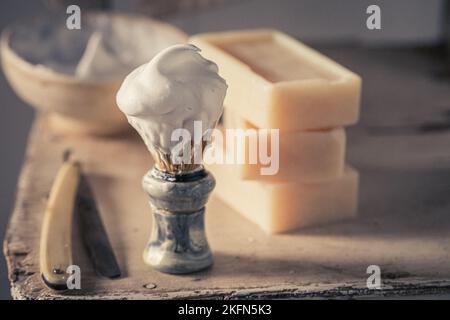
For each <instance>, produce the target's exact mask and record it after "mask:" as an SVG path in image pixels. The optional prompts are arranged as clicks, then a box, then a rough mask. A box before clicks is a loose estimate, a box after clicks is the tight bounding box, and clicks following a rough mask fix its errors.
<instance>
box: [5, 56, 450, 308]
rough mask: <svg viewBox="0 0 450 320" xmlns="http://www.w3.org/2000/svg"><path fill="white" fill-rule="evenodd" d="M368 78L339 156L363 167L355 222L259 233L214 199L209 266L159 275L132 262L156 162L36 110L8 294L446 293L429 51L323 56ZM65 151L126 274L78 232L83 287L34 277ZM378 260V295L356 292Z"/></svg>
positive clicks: (9, 252) (440, 138)
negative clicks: (99, 258) (86, 245)
mask: <svg viewBox="0 0 450 320" xmlns="http://www.w3.org/2000/svg"><path fill="white" fill-rule="evenodd" d="M323 51H324V52H325V53H326V54H328V55H330V56H331V57H332V58H335V59H337V60H338V61H339V62H341V63H343V64H344V65H346V66H348V67H349V68H350V69H352V70H355V71H356V72H357V73H360V74H361V75H362V77H363V79H364V97H363V106H362V118H361V122H360V124H359V125H358V126H355V127H353V128H351V129H350V130H349V131H348V132H349V136H348V159H349V161H350V162H351V163H352V164H353V165H354V166H355V167H356V168H358V169H359V170H360V174H361V189H360V206H359V215H358V218H357V219H355V220H352V221H345V222H340V223H334V224H332V225H326V226H321V227H315V228H309V229H304V230H300V231H297V232H294V233H290V234H284V235H277V236H268V235H266V234H264V233H263V232H262V231H261V230H259V229H258V228H257V227H256V226H254V225H253V224H251V223H250V222H248V221H247V220H245V219H244V218H242V217H241V216H240V215H239V214H238V213H236V212H235V211H233V210H232V209H230V208H229V207H228V206H226V205H225V204H224V203H222V202H221V201H220V200H219V199H218V198H217V197H215V196H214V195H213V196H212V198H211V200H210V201H209V203H208V207H207V221H206V222H207V223H206V225H207V233H208V237H209V240H210V244H211V247H212V249H213V252H214V255H215V264H214V266H213V268H211V269H210V270H207V271H204V272H201V273H197V274H193V275H186V276H174V275H166V274H162V273H159V272H157V271H155V270H152V269H151V268H149V267H148V266H146V265H145V264H144V263H143V261H142V251H143V249H144V246H145V244H146V241H147V237H148V235H149V231H150V224H151V219H150V217H151V216H150V209H149V206H148V203H147V199H146V196H145V194H144V192H143V191H142V189H141V177H142V176H143V175H144V173H145V172H146V171H147V170H148V169H149V168H150V167H151V166H152V160H151V158H150V156H149V155H148V154H147V152H146V150H145V147H144V145H143V144H142V143H141V142H140V140H139V139H138V138H137V136H136V135H134V134H132V133H130V135H129V136H127V137H117V138H115V139H111V138H110V139H107V138H90V137H64V136H59V135H55V134H53V133H52V132H51V130H50V129H49V127H48V124H47V122H46V118H45V117H44V116H39V117H37V119H36V121H35V124H34V126H33V129H32V132H31V134H30V139H29V145H28V149H27V153H26V158H25V163H24V166H23V170H22V174H21V176H20V180H19V185H18V194H17V202H16V207H15V210H14V212H13V214H12V217H11V221H10V225H9V228H8V231H7V236H6V239H5V242H4V252H5V256H6V260H7V264H8V268H9V280H10V282H11V290H12V295H13V297H14V298H16V299H69V298H70V299H72V298H104V299H110V298H117V299H118V298H120V299H122V298H127V299H140V298H146V299H147V298H148V299H166V298H167V299H171V298H225V299H232V298H260V297H268V298H302V297H317V296H322V297H367V296H369V297H371V296H379V295H414V294H438V293H449V292H450V267H449V266H450V214H449V212H450V196H449V195H450V104H449V101H450V90H448V84H449V83H448V81H447V80H446V79H442V78H440V79H438V78H435V77H434V75H435V72H438V71H439V70H440V69H439V68H441V67H442V66H441V65H440V60H439V58H438V57H436V56H435V54H434V53H433V52H431V53H430V52H422V51H406V50H396V51H382V50H367V49H357V48H349V49H342V48H338V49H328V50H323ZM67 148H70V149H72V151H73V153H74V156H75V157H77V158H78V159H80V160H81V162H82V165H83V169H84V171H85V172H86V174H87V175H88V179H89V181H90V182H91V184H92V186H93V191H94V194H95V195H96V197H97V201H98V204H99V207H100V211H101V215H102V218H103V220H104V223H105V225H106V229H107V231H108V233H109V235H110V239H111V243H112V246H113V248H114V250H115V253H116V255H117V258H118V262H119V264H120V267H121V269H122V271H123V276H122V277H121V278H119V279H116V280H109V279H102V278H99V277H97V276H96V275H95V274H94V272H93V269H92V266H91V264H90V262H89V260H88V259H87V257H86V253H85V251H84V249H83V248H82V247H81V241H80V237H79V234H77V232H78V230H77V228H76V227H75V228H74V244H75V254H74V260H75V263H77V264H79V265H80V267H81V269H82V289H81V290H79V291H78V290H72V291H67V292H55V291H51V290H49V289H47V288H46V287H45V286H44V285H43V283H42V282H41V279H40V276H39V263H38V259H39V256H38V252H39V251H38V246H39V235H40V225H41V220H42V216H43V210H44V206H45V201H46V197H47V195H48V192H49V190H50V186H51V184H52V180H53V178H54V177H55V175H56V172H57V170H58V168H59V166H60V164H61V158H62V154H63V151H64V150H65V149H67ZM373 264H375V265H379V266H380V267H381V272H382V281H383V289H382V290H368V289H367V288H366V279H367V276H368V275H367V274H366V268H367V267H368V266H369V265H373Z"/></svg>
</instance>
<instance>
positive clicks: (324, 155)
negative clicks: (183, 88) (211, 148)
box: [223, 107, 346, 182]
mask: <svg viewBox="0 0 450 320" xmlns="http://www.w3.org/2000/svg"><path fill="white" fill-rule="evenodd" d="M223 127H224V129H236V128H238V129H243V130H245V131H244V132H245V133H246V134H245V136H240V137H236V138H234V148H233V149H234V151H235V154H237V152H242V153H243V154H244V156H245V158H246V159H245V160H246V161H245V164H240V165H237V166H238V167H239V171H240V175H241V178H242V179H244V180H262V181H271V182H283V181H301V182H320V181H326V180H331V179H335V178H337V177H339V176H341V175H342V173H343V171H344V165H345V142H346V136H345V131H344V129H343V128H336V129H330V130H317V131H295V132H292V131H288V132H286V131H285V130H283V129H280V130H279V139H278V141H279V143H278V155H279V157H278V166H277V168H278V172H277V173H276V174H271V175H263V174H262V172H263V171H262V168H264V167H265V168H268V167H269V166H270V167H272V168H275V165H274V164H273V163H272V162H274V161H275V160H274V159H275V154H274V153H275V152H274V151H276V150H272V149H271V145H272V142H273V143H276V141H272V139H271V135H270V133H269V132H268V131H263V132H264V138H263V140H264V141H268V143H267V146H268V148H267V150H268V152H267V154H268V155H270V156H269V157H268V158H270V159H271V162H270V163H269V164H263V163H261V159H260V158H259V156H258V152H259V151H260V150H259V142H260V140H259V138H258V135H256V134H254V133H255V132H261V131H258V128H256V127H254V126H253V125H252V124H250V123H249V122H248V121H246V120H243V119H242V118H241V117H239V116H237V115H236V113H235V112H233V110H232V109H231V108H228V107H225V110H224V116H223ZM248 129H250V130H251V131H248ZM238 138H239V139H242V140H244V141H243V142H241V143H240V144H239V143H237V139H238ZM252 139H253V143H254V141H257V143H256V144H255V143H254V144H253V145H252V144H251V140H252ZM225 143H226V145H227V146H229V145H228V142H227V141H225ZM230 149H231V148H230ZM238 149H239V150H238ZM263 150H265V149H263ZM251 151H252V152H253V154H255V153H256V157H258V158H257V163H256V164H255V163H253V164H251V163H249V159H250V155H249V153H250V152H251ZM267 171H270V170H267ZM271 171H274V170H271Z"/></svg>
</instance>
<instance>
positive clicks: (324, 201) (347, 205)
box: [207, 164, 359, 234]
mask: <svg viewBox="0 0 450 320" xmlns="http://www.w3.org/2000/svg"><path fill="white" fill-rule="evenodd" d="M207 169H208V170H209V171H210V172H211V173H212V174H213V175H214V177H215V178H216V183H217V185H216V189H215V190H214V191H213V194H214V195H216V196H218V197H219V198H220V199H221V200H223V201H224V202H225V203H226V204H228V205H229V206H230V207H231V208H232V209H234V210H236V211H237V212H239V213H240V214H242V215H243V216H244V217H246V218H247V219H248V220H250V221H252V222H253V223H255V224H257V225H258V226H259V227H260V228H261V229H263V230H264V231H265V232H267V233H269V234H274V233H282V232H286V231H290V230H295V229H298V228H302V227H309V226H315V225H321V224H326V223H330V222H333V221H337V220H342V219H348V218H353V217H355V216H356V212H357V199H358V180H359V176H358V173H357V171H356V170H355V169H352V168H350V167H346V168H345V171H344V174H343V175H342V176H341V177H339V178H337V179H334V180H330V181H327V182H321V183H310V184H304V183H299V182H290V183H267V182H262V181H244V180H242V179H240V177H239V172H237V170H236V167H234V166H231V165H224V164H222V165H220V164H214V165H208V166H207Z"/></svg>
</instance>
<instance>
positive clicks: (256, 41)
mask: <svg viewBox="0 0 450 320" xmlns="http://www.w3.org/2000/svg"><path fill="white" fill-rule="evenodd" d="M189 42H190V43H192V44H194V45H196V46H197V47H199V48H200V49H201V50H202V55H204V56H205V57H206V58H207V59H210V60H212V61H214V62H216V63H217V65H218V66H219V73H220V75H221V76H222V77H223V78H224V79H225V80H226V81H227V83H228V85H229V88H228V92H227V96H226V98H225V105H226V106H230V107H232V108H233V109H234V110H235V111H236V112H237V113H238V114H239V115H240V116H241V117H243V118H244V119H246V120H248V121H250V122H251V123H253V124H254V125H255V126H257V127H259V128H283V129H284V130H309V129H323V128H333V127H340V126H345V125H350V124H354V123H355V122H357V120H358V116H359V103H360V91H361V79H360V77H359V76H358V75H356V74H355V73H353V72H351V71H349V70H347V69H346V68H344V67H342V66H341V65H339V64H337V63H336V62H334V61H332V60H331V59H329V58H327V57H325V56H323V55H322V54H320V53H318V52H317V51H315V50H313V49H311V48H309V47H307V46H305V45H303V44H302V43H300V42H298V41H297V40H295V39H293V38H291V37H289V36H287V35H285V34H283V33H281V32H278V31H275V30H251V31H235V32H223V33H206V34H200V35H196V36H193V37H192V38H191V39H190V40H189Z"/></svg>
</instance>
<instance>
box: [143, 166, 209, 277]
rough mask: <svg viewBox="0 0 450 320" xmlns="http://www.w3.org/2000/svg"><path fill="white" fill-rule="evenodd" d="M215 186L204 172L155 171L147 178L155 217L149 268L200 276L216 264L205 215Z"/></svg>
mask: <svg viewBox="0 0 450 320" xmlns="http://www.w3.org/2000/svg"><path fill="white" fill-rule="evenodd" d="M214 186H215V180H214V178H213V176H212V175H211V174H210V173H209V172H207V171H205V170H204V169H202V170H199V171H196V172H192V173H187V174H181V175H172V174H166V173H163V172H161V171H159V170H158V169H156V168H153V169H152V170H150V171H149V172H148V173H147V174H146V175H145V176H144V179H143V187H144V190H145V191H146V192H147V194H148V195H149V198H150V204H151V207H152V213H153V225H152V232H151V236H150V241H149V243H148V245H147V247H146V249H145V251H144V261H145V262H146V263H147V264H149V265H151V266H153V267H154V268H156V269H158V270H160V271H162V272H167V273H174V274H182V273H191V272H196V271H199V270H202V269H205V268H207V267H209V266H210V265H211V264H212V262H213V259H212V254H211V250H210V249H209V245H208V241H207V239H206V234H205V226H204V213H205V204H206V202H207V201H208V196H209V194H210V193H211V191H212V190H213V189H214Z"/></svg>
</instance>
